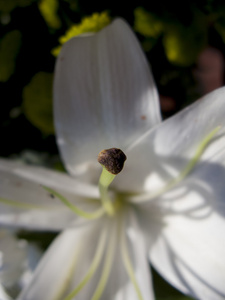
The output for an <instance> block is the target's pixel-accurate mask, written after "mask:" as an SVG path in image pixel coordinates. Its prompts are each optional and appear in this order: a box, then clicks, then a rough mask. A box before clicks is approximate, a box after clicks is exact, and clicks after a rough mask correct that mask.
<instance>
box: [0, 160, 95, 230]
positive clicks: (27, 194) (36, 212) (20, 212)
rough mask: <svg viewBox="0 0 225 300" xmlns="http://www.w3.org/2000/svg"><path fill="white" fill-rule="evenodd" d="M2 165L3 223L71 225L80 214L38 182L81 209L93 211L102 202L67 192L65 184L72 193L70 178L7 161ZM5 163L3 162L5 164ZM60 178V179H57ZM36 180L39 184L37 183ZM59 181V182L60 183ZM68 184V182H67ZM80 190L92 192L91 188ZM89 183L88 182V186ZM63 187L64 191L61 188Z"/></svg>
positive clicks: (53, 227) (50, 226)
mask: <svg viewBox="0 0 225 300" xmlns="http://www.w3.org/2000/svg"><path fill="white" fill-rule="evenodd" d="M1 162H2V164H0V166H1V167H0V224H3V225H10V226H12V227H26V228H30V229H31V228H33V229H39V230H40V229H41V230H42V229H44V230H60V229H62V228H66V227H67V226H70V224H71V222H72V221H73V222H74V220H76V219H78V218H77V216H76V215H75V214H74V213H73V212H71V210H69V208H68V207H66V206H65V205H64V204H62V202H61V201H60V200H59V199H57V198H56V197H55V196H54V195H51V193H49V192H47V191H46V190H45V189H44V188H43V187H42V186H41V185H40V184H39V183H42V184H43V185H48V186H50V187H52V186H53V187H54V188H55V190H56V191H58V192H59V193H61V194H62V195H63V196H64V197H66V198H67V199H68V200H69V201H70V202H72V203H73V204H75V205H76V206H77V207H78V208H80V209H84V210H86V211H93V210H95V209H97V208H98V207H99V201H98V200H95V201H94V200H93V201H86V200H87V199H89V198H84V197H80V196H76V195H74V194H71V193H69V192H64V189H65V187H64V186H63V183H66V184H67V185H68V186H69V187H70V186H71V189H69V191H70V190H72V191H73V192H74V190H73V187H72V182H71V181H70V178H69V177H67V176H66V175H64V174H60V173H54V172H52V171H48V170H44V169H41V168H33V167H30V168H29V167H25V166H22V165H18V164H15V163H10V162H7V161H1ZM3 162H4V163H3ZM57 179H61V180H59V182H58V181H57ZM35 182H37V183H38V184H37V183H35ZM57 182H58V185H57ZM68 183H69V184H68ZM74 186H75V190H76V186H78V194H79V188H80V192H81V193H83V194H85V193H86V194H87V195H88V194H89V193H90V191H88V187H87V188H86V189H85V185H83V190H82V189H81V187H82V184H80V185H79V183H77V182H76V181H74ZM86 186H87V185H86ZM61 187H63V191H61V190H60V188H61Z"/></svg>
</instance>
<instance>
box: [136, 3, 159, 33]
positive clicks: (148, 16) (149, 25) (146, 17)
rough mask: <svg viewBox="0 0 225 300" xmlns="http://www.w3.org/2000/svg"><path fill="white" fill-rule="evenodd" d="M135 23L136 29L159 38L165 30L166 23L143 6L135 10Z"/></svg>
mask: <svg viewBox="0 0 225 300" xmlns="http://www.w3.org/2000/svg"><path fill="white" fill-rule="evenodd" d="M134 17H135V23H134V30H135V31H137V32H139V33H140V34H142V35H144V36H145V37H151V38H155V39H157V38H159V36H160V35H161V34H162V32H163V30H164V28H163V27H164V24H163V22H162V20H160V19H159V18H158V17H157V16H156V15H154V14H153V13H150V12H147V11H146V10H144V9H143V8H142V7H138V8H136V9H135V11H134Z"/></svg>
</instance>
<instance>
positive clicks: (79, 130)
mask: <svg viewBox="0 0 225 300" xmlns="http://www.w3.org/2000/svg"><path fill="white" fill-rule="evenodd" d="M54 112H55V126H56V132H57V140H58V145H59V147H60V150H61V153H62V156H63V158H64V161H65V163H66V167H67V169H68V170H69V171H70V172H71V173H72V174H75V175H78V174H81V173H85V171H87V170H88V173H89V174H90V172H91V171H93V173H94V174H95V176H94V179H95V180H98V178H97V179H96V176H97V175H96V169H97V170H99V168H97V167H96V166H97V163H96V157H97V154H98V153H99V151H101V150H102V149H106V148H111V147H118V148H121V149H124V148H125V147H126V146H127V145H129V144H130V143H132V142H133V141H134V140H135V139H137V138H138V137H139V136H140V135H141V134H143V132H145V131H146V130H148V129H149V128H151V127H152V126H154V125H156V124H158V123H159V122H160V120H161V118H160V112H159V103H158V96H157V91H156V87H155V84H154V81H153V78H152V75H151V72H150V70H149V66H148V63H147V60H146V58H145V56H144V54H143V52H142V50H141V48H140V45H139V43H138V41H137V39H136V37H135V36H134V34H133V33H132V31H131V30H130V28H129V27H128V26H127V24H126V23H125V22H124V21H123V20H120V19H118V20H116V21H114V22H113V23H112V24H111V25H110V26H108V27H106V28H104V29H103V30H102V31H100V32H99V33H97V34H96V35H92V36H88V37H78V38H74V39H71V40H70V41H69V42H68V43H66V44H65V45H64V46H63V48H62V51H61V53H60V55H59V57H58V60H57V65H56V71H55V81H54ZM89 174H87V176H85V178H84V180H87V178H88V175H89Z"/></svg>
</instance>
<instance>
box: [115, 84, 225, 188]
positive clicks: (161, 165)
mask: <svg viewBox="0 0 225 300" xmlns="http://www.w3.org/2000/svg"><path fill="white" fill-rule="evenodd" d="M224 105H225V87H224V88H220V89H218V90H215V91H214V92H212V93H210V94H208V95H206V96H205V97H203V98H202V99H200V100H198V101H196V102H195V103H194V104H192V105H191V106H189V107H187V108H186V109H184V110H183V111H181V112H179V113H178V114H176V115H175V116H173V117H171V118H170V119H167V120H166V121H164V122H162V123H161V124H160V125H158V126H157V127H156V128H154V129H152V130H150V131H149V132H147V133H146V134H144V135H143V136H142V137H140V139H138V140H137V141H136V142H135V143H134V144H133V145H131V146H130V147H129V148H128V149H127V150H126V151H125V152H126V155H127V161H126V165H125V167H124V170H123V174H122V175H123V176H121V178H120V180H117V182H116V180H115V184H116V186H117V187H118V188H119V189H123V190H129V191H131V190H133V191H136V192H138V191H139V192H141V191H146V190H148V191H151V192H152V191H154V189H155V188H156V187H157V188H158V187H162V186H163V185H165V183H166V182H168V180H169V179H171V178H173V177H175V176H176V175H178V173H179V172H180V171H181V170H182V169H183V168H184V167H185V165H186V164H187V163H188V161H189V160H190V159H191V158H193V156H194V155H195V153H196V150H197V148H198V146H199V145H200V144H201V142H202V141H203V139H204V138H205V137H206V136H207V135H208V134H209V133H210V132H211V131H212V130H214V129H215V128H217V127H218V126H221V129H220V130H219V131H218V133H217V134H216V136H215V138H214V139H213V140H212V141H211V142H210V144H209V145H208V146H207V148H206V150H205V152H204V153H203V155H202V157H201V159H202V160H211V159H212V156H213V155H214V154H215V153H216V152H219V151H221V150H222V149H223V148H224V147H225V134H224V133H225V118H224ZM179 158H184V160H179Z"/></svg>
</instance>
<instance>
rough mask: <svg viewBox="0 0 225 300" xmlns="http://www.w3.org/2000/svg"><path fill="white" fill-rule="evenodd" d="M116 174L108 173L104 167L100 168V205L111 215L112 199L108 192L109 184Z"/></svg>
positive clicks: (113, 211) (112, 212)
mask: <svg viewBox="0 0 225 300" xmlns="http://www.w3.org/2000/svg"><path fill="white" fill-rule="evenodd" d="M115 176H116V175H114V174H111V173H109V172H108V171H107V170H106V168H105V167H103V168H102V174H101V176H100V179H99V192H100V196H101V201H102V205H103V207H104V208H105V210H106V212H107V213H108V214H109V215H110V216H112V215H114V213H115V208H114V207H113V204H112V200H111V199H110V197H109V194H108V188H109V185H110V184H111V183H112V181H113V179H114V178H115Z"/></svg>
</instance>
